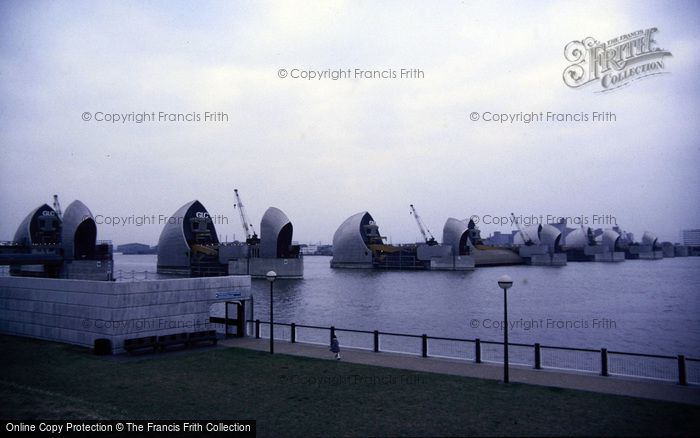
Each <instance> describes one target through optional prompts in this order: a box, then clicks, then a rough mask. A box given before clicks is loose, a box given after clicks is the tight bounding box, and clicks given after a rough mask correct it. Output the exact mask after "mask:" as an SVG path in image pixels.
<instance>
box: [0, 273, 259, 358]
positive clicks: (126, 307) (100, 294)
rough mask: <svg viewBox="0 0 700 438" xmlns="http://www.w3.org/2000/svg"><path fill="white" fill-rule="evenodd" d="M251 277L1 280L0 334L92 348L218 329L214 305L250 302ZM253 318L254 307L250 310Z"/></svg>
mask: <svg viewBox="0 0 700 438" xmlns="http://www.w3.org/2000/svg"><path fill="white" fill-rule="evenodd" d="M250 296H251V289H250V277H249V276H227V277H205V278H183V279H167V280H147V281H139V282H106V281H90V280H65V279H49V278H23V277H0V332H2V333H5V334H10V335H16V336H26V337H32V338H39V339H46V340H50V341H57V342H65V343H68V344H76V345H81V346H84V347H92V346H93V345H94V341H95V339H98V338H108V339H110V340H111V341H112V348H113V352H114V353H120V352H122V351H123V343H124V339H128V338H138V337H143V336H153V335H167V334H172V333H182V332H195V331H201V330H213V329H215V328H216V327H215V326H214V325H212V324H209V310H210V306H211V305H212V304H214V303H217V302H222V301H226V300H239V299H243V300H249V299H250ZM246 309H247V313H248V315H246V318H247V319H248V318H252V313H251V311H252V306H246Z"/></svg>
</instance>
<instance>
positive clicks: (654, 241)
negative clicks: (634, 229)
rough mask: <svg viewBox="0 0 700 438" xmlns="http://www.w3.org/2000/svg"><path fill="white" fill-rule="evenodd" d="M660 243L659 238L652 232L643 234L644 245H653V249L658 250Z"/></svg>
mask: <svg viewBox="0 0 700 438" xmlns="http://www.w3.org/2000/svg"><path fill="white" fill-rule="evenodd" d="M658 241H659V239H658V237H656V235H655V234H654V233H652V232H650V231H645V232H644V234H642V245H651V247H652V249H658V248H657V247H659V243H658Z"/></svg>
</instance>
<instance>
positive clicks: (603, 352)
mask: <svg viewBox="0 0 700 438" xmlns="http://www.w3.org/2000/svg"><path fill="white" fill-rule="evenodd" d="M600 375H601V376H607V375H608V349H607V348H601V349H600Z"/></svg>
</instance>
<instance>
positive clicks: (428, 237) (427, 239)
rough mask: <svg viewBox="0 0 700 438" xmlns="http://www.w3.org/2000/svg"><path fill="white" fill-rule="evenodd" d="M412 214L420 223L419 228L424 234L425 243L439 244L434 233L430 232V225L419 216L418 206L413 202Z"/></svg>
mask: <svg viewBox="0 0 700 438" xmlns="http://www.w3.org/2000/svg"><path fill="white" fill-rule="evenodd" d="M411 214H412V215H413V217H414V218H415V219H416V223H417V224H418V229H419V230H420V233H421V234H422V235H423V239H425V243H427V244H428V245H431V246H432V245H437V241H436V240H435V238H434V237H433V234H432V233H431V232H430V230H429V229H428V227H427V226H426V225H425V224H424V223H423V220H422V219H421V218H420V216H418V212H417V211H416V208H415V207H414V206H413V204H411Z"/></svg>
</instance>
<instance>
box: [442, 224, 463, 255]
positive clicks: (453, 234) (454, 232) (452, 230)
mask: <svg viewBox="0 0 700 438" xmlns="http://www.w3.org/2000/svg"><path fill="white" fill-rule="evenodd" d="M442 244H443V245H450V246H451V247H452V255H460V254H462V253H465V251H466V249H467V246H468V245H469V225H468V223H467V222H465V221H461V220H459V219H455V218H453V217H451V218H448V219H447V221H445V225H444V226H443V227H442Z"/></svg>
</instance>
